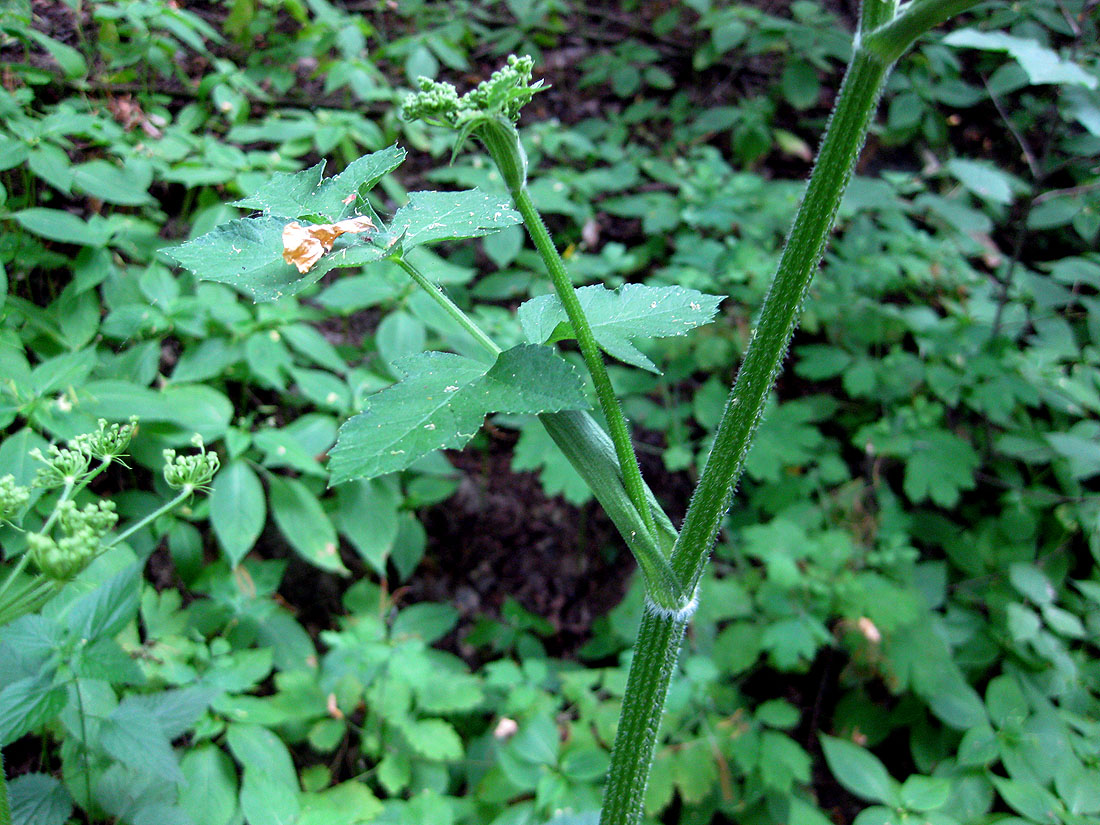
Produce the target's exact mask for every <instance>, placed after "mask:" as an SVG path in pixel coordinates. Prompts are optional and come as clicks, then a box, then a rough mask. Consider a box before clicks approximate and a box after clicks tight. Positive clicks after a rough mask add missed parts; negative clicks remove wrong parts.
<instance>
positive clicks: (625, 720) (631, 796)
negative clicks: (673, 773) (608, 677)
mask: <svg viewBox="0 0 1100 825" xmlns="http://www.w3.org/2000/svg"><path fill="white" fill-rule="evenodd" d="M646 608H647V609H646V612H645V614H644V615H643V616H642V624H641V627H640V628H639V629H638V641H637V643H636V644H635V645H634V658H633V659H632V660H631V662H630V675H629V676H628V677H627V680H626V693H625V694H624V696H623V709H622V711H621V713H620V714H619V728H618V730H617V731H616V732H615V747H614V750H613V751H612V753H611V772H610V773H609V774H608V778H607V791H606V792H605V793H604V798H603V810H602V811H601V813H600V823H601V825H608V824H609V823H634V822H637V821H638V820H639V819H640V818H641V815H642V805H643V803H644V802H645V788H646V783H647V782H648V781H649V769H650V766H651V765H652V763H653V749H654V746H655V745H656V743H657V732H658V730H659V729H660V726H661V713H662V712H663V710H664V707H665V699H666V698H667V697H668V686H669V683H670V682H671V681H672V672H673V671H674V670H675V669H676V660H677V658H678V656H679V652H680V642H681V641H682V640H683V638H684V628H686V627H687V623H688V620H689V619H690V618H691V615H690V613H691V611H683V612H682V613H680V614H671V613H667V612H664V611H656V610H653V609H652V608H650V606H649V605H646Z"/></svg>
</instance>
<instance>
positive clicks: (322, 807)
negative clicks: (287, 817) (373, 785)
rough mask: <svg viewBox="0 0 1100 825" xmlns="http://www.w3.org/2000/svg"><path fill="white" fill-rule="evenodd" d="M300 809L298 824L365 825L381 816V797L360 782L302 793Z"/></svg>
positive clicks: (345, 783)
mask: <svg viewBox="0 0 1100 825" xmlns="http://www.w3.org/2000/svg"><path fill="white" fill-rule="evenodd" d="M301 806H302V811H301V813H300V814H299V816H298V819H297V823H296V825H365V823H367V822H370V821H371V820H372V819H374V818H375V817H376V816H378V815H379V814H380V813H382V803H381V802H379V801H378V797H376V796H375V795H374V794H373V793H371V790H370V788H369V787H367V785H366V784H365V783H363V782H360V781H357V780H351V781H348V782H342V783H341V784H339V785H336V786H335V787H333V788H329V789H328V790H325V791H321V792H320V793H310V794H302V800H301Z"/></svg>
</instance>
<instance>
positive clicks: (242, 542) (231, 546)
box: [210, 459, 267, 567]
mask: <svg viewBox="0 0 1100 825" xmlns="http://www.w3.org/2000/svg"><path fill="white" fill-rule="evenodd" d="M266 518H267V508H266V507H265V505H264V488H263V485H262V484H260V480H259V479H258V478H257V477H256V473H255V472H253V471H252V468H251V467H249V466H248V462H246V461H244V460H243V459H237V460H236V461H232V462H230V463H229V464H227V465H226V466H225V467H223V468H222V469H221V471H220V472H219V473H218V475H217V476H216V477H215V478H214V484H213V486H212V487H211V489H210V525H211V526H212V527H213V528H214V535H215V536H217V538H218V544H220V545H221V548H222V551H223V552H224V553H225V555H226V556H227V557H228V559H229V563H230V564H231V565H232V566H233V567H236V566H237V565H238V564H239V563H240V561H241V559H243V558H244V557H245V554H246V553H248V551H249V550H251V549H252V545H253V544H255V543H256V539H258V538H259V537H260V532H261V531H262V530H263V529H264V521H265V520H266Z"/></svg>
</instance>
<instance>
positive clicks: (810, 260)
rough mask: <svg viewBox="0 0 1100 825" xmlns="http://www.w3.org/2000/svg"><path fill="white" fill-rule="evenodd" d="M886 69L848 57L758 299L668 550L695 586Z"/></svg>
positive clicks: (863, 57) (861, 55)
mask: <svg viewBox="0 0 1100 825" xmlns="http://www.w3.org/2000/svg"><path fill="white" fill-rule="evenodd" d="M888 68H889V67H888V65H887V64H884V63H882V62H880V61H879V60H877V59H875V58H874V57H872V56H870V55H868V54H867V53H866V52H865V51H863V50H860V51H858V52H856V54H855V56H854V57H853V58H852V62H851V64H850V65H849V68H848V72H847V75H846V76H845V78H844V83H843V84H842V86H841V89H840V95H839V97H838V98H837V103H836V109H835V110H834V113H833V116H832V119H831V120H830V121H829V126H828V128H827V129H826V131H825V137H824V139H823V140H822V143H821V151H820V152H819V153H818V157H817V162H816V163H815V164H814V171H813V174H812V175H811V176H810V182H809V185H808V186H807V188H806V194H805V196H804V197H803V200H802V204H801V206H800V207H799V209H798V213H797V215H796V216H795V219H794V226H793V228H792V229H791V233H790V235H789V236H788V238H787V244H786V246H785V247H784V249H783V254H782V256H781V258H780V261H779V268H778V270H777V272H776V275H775V278H774V280H773V281H772V285H771V288H770V289H769V291H768V294H767V297H765V299H764V306H763V308H762V309H761V312H760V322H759V324H758V325H757V327H756V329H755V330H754V331H753V334H752V339H751V340H750V341H749V346H748V350H747V351H746V353H745V360H744V361H743V362H742V364H741V369H740V370H739V371H738V373H737V380H736V382H735V383H734V385H733V389H732V391H731V392H730V395H729V398H728V399H727V401H726V408H725V411H724V412H723V413H722V418H721V421H720V422H719V424H718V430H717V432H716V433H715V436H714V446H713V447H712V448H711V452H710V456H709V457H708V458H707V463H706V467H705V468H704V469H703V474H702V477H701V478H700V479H699V485H698V487H696V489H695V494H694V495H693V496H692V499H691V505H690V507H689V508H688V512H687V516H686V517H685V518H684V524H683V528H682V529H681V531H680V540H679V541H678V542H677V545H676V549H675V551H674V552H673V557H672V563H673V567H675V568H676V571H677V572H678V573H679V574H680V575H681V577H682V580H683V581H685V582H696V581H698V579H699V576H701V575H702V573H703V570H704V568H705V566H706V563H707V559H708V558H709V556H710V549H711V547H712V546H713V544H714V540H715V538H716V537H717V535H718V527H719V524H720V523H721V520H722V518H723V516H724V515H725V514H726V511H727V510H728V509H729V504H730V499H731V498H732V496H733V491H734V488H735V487H736V485H737V482H738V481H739V479H740V477H741V471H742V470H743V468H744V464H745V457H746V456H747V455H748V451H749V445H750V443H751V441H752V437H753V435H754V434H755V432H756V427H757V425H758V423H759V422H760V416H761V415H762V414H763V412H764V406H765V404H766V403H767V400H768V394H769V393H770V392H771V388H772V385H773V384H774V383H775V378H776V376H777V375H778V373H779V369H780V367H781V366H782V363H783V357H784V355H785V354H786V352H787V346H788V344H789V343H790V340H791V336H792V335H793V334H794V329H795V326H796V325H797V323H798V313H799V310H800V309H801V307H802V302H803V300H804V299H805V297H806V292H807V291H808V290H809V288H810V280H811V279H812V278H813V274H814V271H815V270H816V269H817V264H818V262H819V261H820V260H821V255H822V253H823V252H824V251H825V244H826V241H827V239H828V235H829V230H830V229H831V228H832V225H833V221H834V219H835V217H836V211H837V208H838V207H839V206H840V201H841V198H842V197H843V195H844V190H845V188H847V186H848V181H849V180H850V179H851V175H852V169H853V168H854V166H855V162H856V159H857V158H858V156H859V152H860V149H861V148H862V147H863V141H864V139H865V137H866V134H867V127H868V125H869V123H870V120H871V114H872V113H873V112H874V109H875V105H876V104H877V102H878V97H879V93H880V92H881V90H882V85H883V83H884V81H885V79H886V73H887V70H888Z"/></svg>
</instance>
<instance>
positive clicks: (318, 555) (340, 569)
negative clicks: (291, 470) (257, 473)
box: [268, 475, 349, 576]
mask: <svg viewBox="0 0 1100 825" xmlns="http://www.w3.org/2000/svg"><path fill="white" fill-rule="evenodd" d="M268 485H269V486H270V492H271V515H272V516H274V517H275V524H276V525H278V527H279V531H280V532H281V533H282V534H283V536H285V537H286V540H287V541H289V542H290V545H291V547H293V548H294V549H295V550H296V551H297V552H298V555H300V556H301V557H302V558H304V559H305V560H306V561H308V562H309V563H310V564H313V565H315V566H317V567H320V568H321V569H322V570H327V571H329V572H330V573H339V574H340V575H341V576H347V575H349V573H348V569H347V568H346V567H344V562H343V561H341V560H340V543H339V539H338V538H337V536H336V528H334V527H333V526H332V522H331V521H330V520H329V517H328V515H327V514H326V513H325V511H324V508H322V507H321V502H319V501H318V500H317V496H315V495H313V493H311V492H310V491H309V488H307V487H306V486H305V484H303V483H302V482H300V481H298V480H297V479H295V478H283V477H282V476H276V475H271V476H269V479H268Z"/></svg>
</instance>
